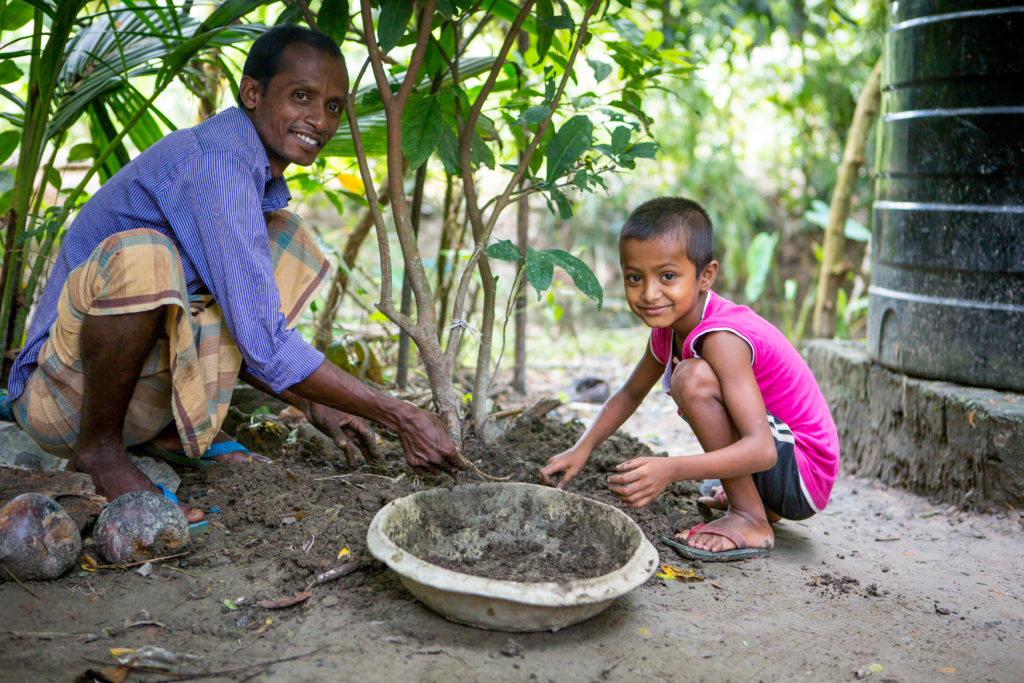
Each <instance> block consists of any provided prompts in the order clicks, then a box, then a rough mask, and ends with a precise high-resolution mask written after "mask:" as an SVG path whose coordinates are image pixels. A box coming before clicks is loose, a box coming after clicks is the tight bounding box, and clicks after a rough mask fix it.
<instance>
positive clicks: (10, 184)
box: [0, 171, 14, 195]
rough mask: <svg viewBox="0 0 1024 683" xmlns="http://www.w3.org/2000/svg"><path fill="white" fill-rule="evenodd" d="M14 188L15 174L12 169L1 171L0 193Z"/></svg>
mask: <svg viewBox="0 0 1024 683" xmlns="http://www.w3.org/2000/svg"><path fill="white" fill-rule="evenodd" d="M13 188H14V174H13V173H11V172H10V171H0V195H4V194H7V193H8V192H9V191H10V190H12V189H13Z"/></svg>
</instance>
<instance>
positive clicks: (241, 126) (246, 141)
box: [223, 107, 292, 213]
mask: <svg viewBox="0 0 1024 683" xmlns="http://www.w3.org/2000/svg"><path fill="white" fill-rule="evenodd" d="M223 115H224V117H225V118H227V119H228V123H229V125H231V126H232V127H234V128H235V129H236V130H237V131H238V133H239V135H240V136H241V137H242V140H241V142H242V145H243V146H244V147H245V148H247V149H248V150H249V151H250V152H251V153H252V161H253V164H254V165H255V166H256V167H257V168H262V169H263V179H264V183H265V185H264V190H263V202H262V210H263V212H264V213H267V212H270V211H276V210H277V209H282V208H284V207H286V206H288V202H289V201H291V198H292V194H291V192H290V191H289V190H288V183H286V182H285V180H284V176H281V177H279V178H275V177H273V176H272V175H270V159H269V158H267V150H266V148H265V147H264V146H263V141H262V140H260V136H259V134H258V133H257V132H256V126H254V125H253V124H252V120H251V119H250V118H249V117H248V116H246V114H245V112H244V111H242V110H241V108H239V107H229V108H228V109H225V110H224V112H223Z"/></svg>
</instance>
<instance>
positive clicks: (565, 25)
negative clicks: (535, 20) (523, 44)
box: [540, 14, 576, 31]
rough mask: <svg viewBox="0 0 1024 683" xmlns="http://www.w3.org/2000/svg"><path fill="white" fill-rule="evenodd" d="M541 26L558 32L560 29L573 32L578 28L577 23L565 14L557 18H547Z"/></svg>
mask: <svg viewBox="0 0 1024 683" xmlns="http://www.w3.org/2000/svg"><path fill="white" fill-rule="evenodd" d="M540 25H541V26H543V27H544V28H549V29H553V30H556V31H558V30H560V29H570V30H571V29H574V28H576V24H575V22H573V20H572V17H567V16H565V15H564V14H560V15H558V16H557V17H547V18H546V19H543V20H541V22H540Z"/></svg>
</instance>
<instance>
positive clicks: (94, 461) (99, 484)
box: [67, 446, 206, 524]
mask: <svg viewBox="0 0 1024 683" xmlns="http://www.w3.org/2000/svg"><path fill="white" fill-rule="evenodd" d="M67 470H68V471H69V472H82V473H84V474H88V475H89V476H90V477H92V481H93V485H95V487H96V493H98V494H99V495H101V496H103V497H104V498H106V499H107V500H108V501H112V500H114V499H115V498H117V497H119V496H123V495H124V494H126V493H129V492H131V491H150V492H152V493H155V494H157V495H163V492H162V491H160V489H158V488H157V487H156V485H155V484H154V483H153V482H152V481H150V480H149V477H147V476H146V475H145V474H143V473H142V470H140V469H139V468H138V467H136V466H135V465H134V464H133V463H132V461H131V460H129V459H128V454H127V453H126V452H125V450H124V447H122V446H110V447H107V448H97V449H92V450H87V451H82V452H80V451H78V449H75V452H74V453H72V454H71V459H70V460H69V461H68V466H67ZM178 507H179V508H181V511H182V512H183V513H185V519H186V520H188V523H189V524H192V523H194V522H199V521H201V520H202V519H203V517H205V516H206V515H205V514H204V513H203V511H202V510H197V509H196V508H194V507H192V506H191V505H187V504H185V503H178Z"/></svg>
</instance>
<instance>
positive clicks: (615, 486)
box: [608, 457, 675, 508]
mask: <svg viewBox="0 0 1024 683" xmlns="http://www.w3.org/2000/svg"><path fill="white" fill-rule="evenodd" d="M674 465H675V463H673V462H672V458H665V457H646V458H633V459H632V460H627V461H626V462H624V463H622V464H621V465H617V466H616V467H615V469H616V470H618V471H619V472H620V474H613V475H612V476H610V477H608V488H609V489H610V490H611V492H612V493H614V494H615V495H616V496H618V497H619V499H620V500H621V501H622V502H623V504H625V505H626V507H631V508H642V507H643V506H645V505H647V504H648V503H650V502H651V501H652V500H654V499H655V498H657V497H658V494H659V493H661V492H662V491H664V490H665V487H667V486H668V485H669V484H671V483H672V482H673V481H675V479H674V478H673V476H672V475H673V471H674Z"/></svg>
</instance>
